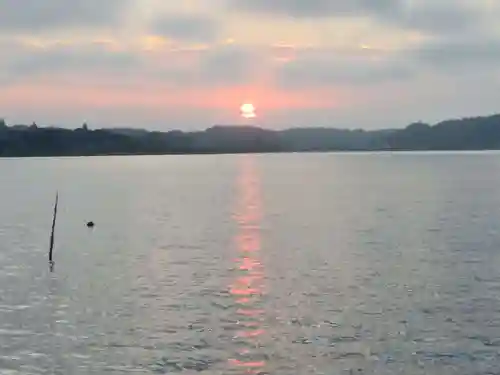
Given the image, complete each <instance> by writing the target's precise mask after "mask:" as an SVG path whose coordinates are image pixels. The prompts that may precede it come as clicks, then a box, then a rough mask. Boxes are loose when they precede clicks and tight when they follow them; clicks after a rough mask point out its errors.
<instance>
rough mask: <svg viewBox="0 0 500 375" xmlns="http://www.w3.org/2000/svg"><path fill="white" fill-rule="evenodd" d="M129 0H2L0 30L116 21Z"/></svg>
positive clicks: (99, 23)
mask: <svg viewBox="0 0 500 375" xmlns="http://www.w3.org/2000/svg"><path fill="white" fill-rule="evenodd" d="M128 5H130V0H104V1H103V0H17V1H13V0H0V31H14V32H42V31H50V30H55V29H62V28H67V27H85V26H106V25H109V24H112V23H115V22H117V21H118V20H119V19H120V17H121V15H122V12H123V11H124V10H125V9H126V8H127V7H128Z"/></svg>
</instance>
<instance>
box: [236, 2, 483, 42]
mask: <svg viewBox="0 0 500 375" xmlns="http://www.w3.org/2000/svg"><path fill="white" fill-rule="evenodd" d="M228 4H229V5H228V6H230V7H232V8H235V9H238V10H241V11H245V12H254V13H258V14H264V15H269V16H282V17H291V18H297V19H307V18H328V17H365V18H366V17H367V18H373V19H374V20H376V21H377V22H379V23H381V24H382V25H385V26H391V27H396V28H400V29H404V30H417V31H421V32H424V33H428V34H442V33H447V34H449V33H457V32H459V33H464V32H467V31H470V30H475V29H481V28H484V27H485V24H484V21H485V19H486V14H485V13H484V9H482V8H481V4H480V3H475V4H474V6H472V5H471V2H467V1H463V0H454V1H451V0H439V1H435V0H433V1H428V0H419V1H415V2H414V3H412V4H409V3H407V2H405V1H403V0H349V1H347V0H308V1H304V0H274V1H268V0H251V1H250V0H228Z"/></svg>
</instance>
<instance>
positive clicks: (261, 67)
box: [0, 0, 500, 130]
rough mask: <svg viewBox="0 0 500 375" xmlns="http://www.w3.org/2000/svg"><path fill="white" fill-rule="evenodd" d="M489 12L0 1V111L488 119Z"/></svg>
mask: <svg viewBox="0 0 500 375" xmlns="http://www.w3.org/2000/svg"><path fill="white" fill-rule="evenodd" d="M498 19H500V1H498V0H272V1H270V0H183V1H169V0H105V1H102V0H71V1H68V0H0V51H1V55H0V118H1V117H4V118H5V119H6V121H7V123H9V124H14V123H32V122H33V121H36V122H37V123H38V124H39V125H57V126H66V127H77V126H80V125H81V124H82V123H83V122H87V123H88V124H89V126H90V127H91V128H100V127H142V128H149V129H159V130H169V129H181V130H194V129H204V128H207V127H210V126H212V125H214V124H245V125H246V124H250V125H257V126H262V127H266V128H271V129H273V128H276V129H281V128H287V127H299V126H300V127H304V126H310V127H316V126H328V127H338V128H365V129H376V128H394V127H403V126H406V125H407V124H409V123H411V122H415V121H425V122H429V123H435V122H437V121H439V120H444V119H447V118H456V117H467V116H476V115H488V114H492V113H496V112H500V105H499V103H500V64H499V63H498V62H499V61H500V22H497V21H498ZM244 103H249V104H253V105H254V106H255V108H256V113H255V114H256V117H250V118H243V117H242V116H241V113H240V110H239V108H240V106H241V105H242V104H244Z"/></svg>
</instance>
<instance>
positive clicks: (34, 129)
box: [0, 115, 500, 156]
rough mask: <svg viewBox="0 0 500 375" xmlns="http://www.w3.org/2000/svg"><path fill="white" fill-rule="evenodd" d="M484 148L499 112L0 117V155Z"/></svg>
mask: <svg viewBox="0 0 500 375" xmlns="http://www.w3.org/2000/svg"><path fill="white" fill-rule="evenodd" d="M484 149H500V115H494V116H488V117H475V118H466V119H459V120H448V121H443V122H441V123H438V124H436V125H434V126H431V125H429V124H425V123H422V122H416V123H413V124H410V125H408V126H407V127H406V128H404V129H399V130H394V129H389V130H377V131H364V130H344V129H331V128H299V129H288V130H283V131H272V130H266V129H261V128H257V127H250V126H214V127H212V128H209V129H207V130H205V131H201V132H182V131H180V130H174V131H169V132H148V131H146V130H142V129H108V130H104V129H100V130H91V129H89V128H88V125H87V124H86V123H84V124H83V125H82V126H81V127H80V128H77V129H75V130H74V131H72V130H68V129H60V128H44V127H39V126H37V124H36V123H33V124H32V125H31V126H29V127H28V126H25V125H15V126H12V127H9V126H7V124H6V123H5V121H4V120H1V119H0V156H80V155H116V154H117V155H125V154H129V155H136V154H191V153H250V152H305V151H356V150H357V151H361V150H370V151H376V150H484Z"/></svg>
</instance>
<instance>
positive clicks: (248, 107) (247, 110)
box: [240, 103, 256, 118]
mask: <svg viewBox="0 0 500 375" xmlns="http://www.w3.org/2000/svg"><path fill="white" fill-rule="evenodd" d="M240 111H241V117H244V118H254V117H256V114H255V106H254V105H253V104H252V103H244V104H242V105H241V107H240Z"/></svg>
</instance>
